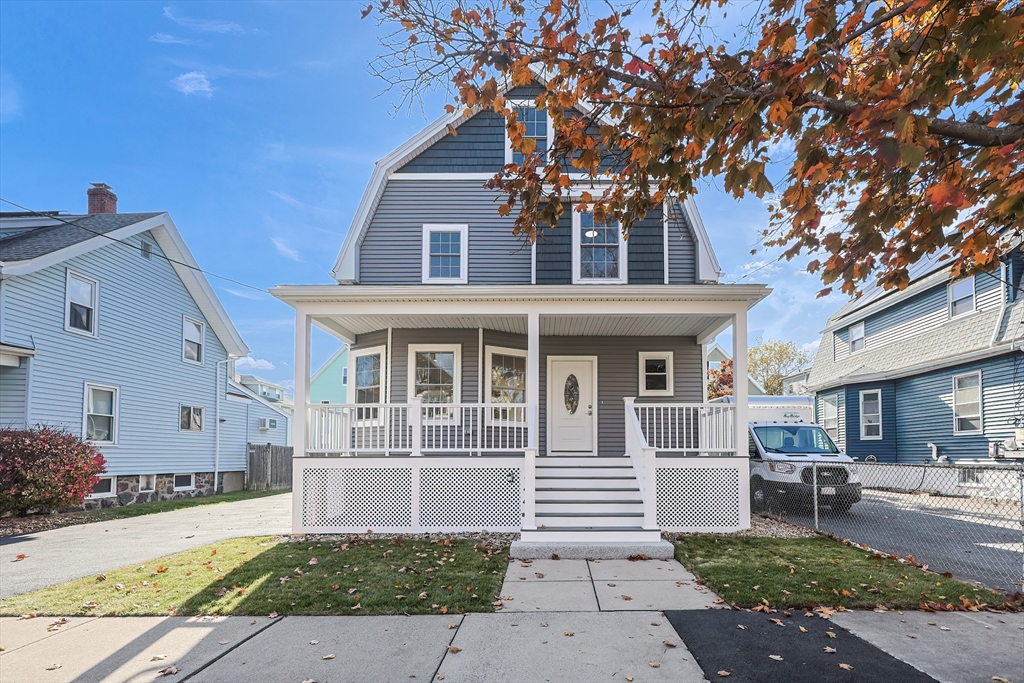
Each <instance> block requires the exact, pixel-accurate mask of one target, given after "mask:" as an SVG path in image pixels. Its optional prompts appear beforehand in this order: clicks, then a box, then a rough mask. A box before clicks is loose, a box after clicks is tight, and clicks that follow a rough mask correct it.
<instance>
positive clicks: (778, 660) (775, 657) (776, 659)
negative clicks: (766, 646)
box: [768, 655, 782, 662]
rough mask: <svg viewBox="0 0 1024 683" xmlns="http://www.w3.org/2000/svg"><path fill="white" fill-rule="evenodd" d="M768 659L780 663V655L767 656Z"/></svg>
mask: <svg viewBox="0 0 1024 683" xmlns="http://www.w3.org/2000/svg"><path fill="white" fill-rule="evenodd" d="M768 659H774V660H775V661H776V662H781V661H782V655H768Z"/></svg>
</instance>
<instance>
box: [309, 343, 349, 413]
mask: <svg viewBox="0 0 1024 683" xmlns="http://www.w3.org/2000/svg"><path fill="white" fill-rule="evenodd" d="M347 398H348V344H342V345H341V348H340V349H338V350H337V351H335V352H334V354H333V355H332V356H331V357H330V358H328V359H327V362H326V363H324V364H323V365H321V366H320V369H319V370H317V371H316V372H314V373H313V376H312V377H311V378H310V379H309V402H310V403H345V399H347Z"/></svg>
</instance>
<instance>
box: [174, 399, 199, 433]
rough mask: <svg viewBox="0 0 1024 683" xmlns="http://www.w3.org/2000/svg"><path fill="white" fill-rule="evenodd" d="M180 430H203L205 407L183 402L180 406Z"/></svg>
mask: <svg viewBox="0 0 1024 683" xmlns="http://www.w3.org/2000/svg"><path fill="white" fill-rule="evenodd" d="M178 430H179V431H182V432H201V431H203V407H202V406H188V405H184V404H182V405H181V406H180V407H179V419H178Z"/></svg>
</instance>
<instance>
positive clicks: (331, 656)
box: [323, 655, 334, 659]
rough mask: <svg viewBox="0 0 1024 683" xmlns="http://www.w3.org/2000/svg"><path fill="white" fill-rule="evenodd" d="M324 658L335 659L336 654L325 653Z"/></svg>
mask: <svg viewBox="0 0 1024 683" xmlns="http://www.w3.org/2000/svg"><path fill="white" fill-rule="evenodd" d="M323 658H324V659H334V655H324V656H323Z"/></svg>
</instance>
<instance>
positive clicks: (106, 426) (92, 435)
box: [82, 384, 120, 444]
mask: <svg viewBox="0 0 1024 683" xmlns="http://www.w3.org/2000/svg"><path fill="white" fill-rule="evenodd" d="M119 393H120V390H119V389H118V388H117V387H112V386H106V385H103V384H86V385H85V419H84V420H83V422H84V425H83V429H82V432H83V434H85V440H86V441H89V442H91V443H94V444H116V443H117V417H118V398H119V397H118V394H119Z"/></svg>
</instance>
